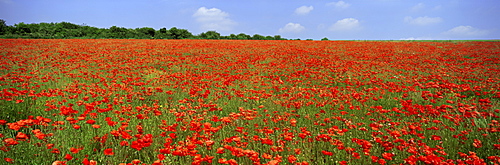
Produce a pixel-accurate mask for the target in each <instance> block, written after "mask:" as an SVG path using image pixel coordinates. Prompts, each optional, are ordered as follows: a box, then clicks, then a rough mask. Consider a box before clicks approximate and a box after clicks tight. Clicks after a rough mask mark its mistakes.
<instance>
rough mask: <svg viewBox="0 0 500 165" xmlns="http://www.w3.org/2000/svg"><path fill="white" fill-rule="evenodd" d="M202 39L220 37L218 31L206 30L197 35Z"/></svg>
mask: <svg viewBox="0 0 500 165" xmlns="http://www.w3.org/2000/svg"><path fill="white" fill-rule="evenodd" d="M199 37H200V38H202V39H220V38H221V37H220V33H218V32H216V31H207V32H204V33H201V34H200V35H199Z"/></svg>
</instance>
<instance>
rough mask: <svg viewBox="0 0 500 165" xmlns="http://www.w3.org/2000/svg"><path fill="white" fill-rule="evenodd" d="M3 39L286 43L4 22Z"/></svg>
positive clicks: (235, 36)
mask: <svg viewBox="0 0 500 165" xmlns="http://www.w3.org/2000/svg"><path fill="white" fill-rule="evenodd" d="M0 38H34V39H69V38H82V39H100V38H110V39H237V40H286V39H285V38H282V37H281V36H280V35H275V36H263V35H259V34H254V35H247V34H244V33H240V34H230V35H228V36H222V35H221V34H220V33H218V32H216V31H207V32H203V33H201V34H198V35H193V34H192V33H191V32H189V31H188V30H186V29H179V28H176V27H172V28H170V29H167V28H161V29H158V30H155V29H153V28H150V27H142V28H135V29H132V28H124V27H117V26H112V27H110V28H97V27H91V26H88V25H85V24H83V25H77V24H73V23H69V22H59V23H31V24H26V23H23V22H21V23H17V24H15V25H13V26H9V25H7V24H6V22H5V20H2V19H0Z"/></svg>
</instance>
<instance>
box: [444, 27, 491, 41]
mask: <svg viewBox="0 0 500 165" xmlns="http://www.w3.org/2000/svg"><path fill="white" fill-rule="evenodd" d="M488 33H489V32H488V31H487V30H481V29H477V28H474V27H472V26H457V27H454V28H453V29H450V30H448V31H445V32H443V33H442V34H444V35H446V36H448V37H453V38H455V37H456V38H460V37H482V36H485V35H487V34H488Z"/></svg>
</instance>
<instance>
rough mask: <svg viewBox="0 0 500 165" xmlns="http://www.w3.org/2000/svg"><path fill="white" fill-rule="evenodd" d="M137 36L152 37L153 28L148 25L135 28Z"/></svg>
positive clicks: (153, 34)
mask: <svg viewBox="0 0 500 165" xmlns="http://www.w3.org/2000/svg"><path fill="white" fill-rule="evenodd" d="M135 31H136V32H137V33H138V35H139V38H153V37H154V36H155V32H156V31H155V29H153V28H150V27H143V28H136V29H135Z"/></svg>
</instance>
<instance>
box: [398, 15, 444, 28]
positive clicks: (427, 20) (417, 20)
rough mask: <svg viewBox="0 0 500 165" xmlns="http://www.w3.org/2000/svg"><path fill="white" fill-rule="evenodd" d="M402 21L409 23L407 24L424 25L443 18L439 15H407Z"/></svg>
mask: <svg viewBox="0 0 500 165" xmlns="http://www.w3.org/2000/svg"><path fill="white" fill-rule="evenodd" d="M404 21H405V22H406V23H409V24H413V25H420V26H424V25H430V24H435V23H440V22H442V21H443V19H441V17H427V16H425V17H417V18H413V17H410V16H408V17H405V19H404Z"/></svg>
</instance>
